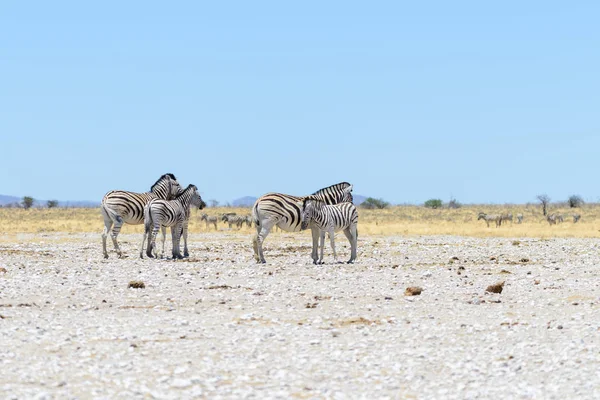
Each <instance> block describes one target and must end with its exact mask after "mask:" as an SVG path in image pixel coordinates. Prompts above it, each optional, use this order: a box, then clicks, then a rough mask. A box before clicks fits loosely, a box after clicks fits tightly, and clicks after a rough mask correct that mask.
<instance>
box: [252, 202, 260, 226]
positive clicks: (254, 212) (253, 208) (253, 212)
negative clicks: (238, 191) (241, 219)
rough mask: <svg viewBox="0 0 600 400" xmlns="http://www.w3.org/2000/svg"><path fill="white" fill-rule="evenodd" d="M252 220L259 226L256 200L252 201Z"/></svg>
mask: <svg viewBox="0 0 600 400" xmlns="http://www.w3.org/2000/svg"><path fill="white" fill-rule="evenodd" d="M252 220H254V225H255V226H257V227H260V218H259V217H258V202H256V203H254V207H252Z"/></svg>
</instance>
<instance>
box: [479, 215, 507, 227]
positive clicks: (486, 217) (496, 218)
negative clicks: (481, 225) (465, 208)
mask: <svg viewBox="0 0 600 400" xmlns="http://www.w3.org/2000/svg"><path fill="white" fill-rule="evenodd" d="M480 219H483V220H484V221H485V223H486V224H487V226H488V228H489V227H490V222H492V221H493V222H495V223H496V228H497V227H499V226H500V224H501V223H502V217H501V216H500V215H494V214H486V213H483V212H480V213H479V215H478V216H477V221H479V220H480Z"/></svg>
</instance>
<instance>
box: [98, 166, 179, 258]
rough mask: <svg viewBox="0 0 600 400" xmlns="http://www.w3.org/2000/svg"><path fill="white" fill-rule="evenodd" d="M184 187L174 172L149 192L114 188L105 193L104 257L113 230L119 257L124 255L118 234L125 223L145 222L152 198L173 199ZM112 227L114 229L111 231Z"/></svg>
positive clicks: (112, 236) (103, 205)
mask: <svg viewBox="0 0 600 400" xmlns="http://www.w3.org/2000/svg"><path fill="white" fill-rule="evenodd" d="M181 190H182V188H181V186H180V185H179V182H177V178H175V175H173V174H164V175H163V176H161V177H160V178H158V180H157V181H156V183H154V185H152V187H151V188H150V191H149V192H145V193H135V192H126V191H124V190H112V191H110V192H108V193H106V194H105V195H104V198H102V204H101V206H100V211H101V212H102V217H103V218H104V231H103V232H102V251H103V252H104V258H108V251H107V250H106V237H107V236H108V233H109V232H111V234H110V236H111V238H112V241H113V244H114V246H115V251H116V252H117V255H118V256H119V257H123V252H122V251H121V249H120V247H119V244H118V243H117V236H118V235H119V232H120V231H121V227H122V226H123V224H124V223H126V224H131V225H139V224H142V223H144V207H145V206H146V204H148V202H149V201H150V200H152V199H163V200H171V199H174V198H175V197H176V196H177V195H178V194H179V193H180V192H181ZM111 228H112V231H111Z"/></svg>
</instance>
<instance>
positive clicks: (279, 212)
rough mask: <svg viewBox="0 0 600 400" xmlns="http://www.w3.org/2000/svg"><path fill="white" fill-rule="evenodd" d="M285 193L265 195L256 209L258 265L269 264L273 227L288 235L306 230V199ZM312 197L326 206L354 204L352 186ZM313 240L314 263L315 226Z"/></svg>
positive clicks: (342, 185) (333, 188) (337, 186)
mask: <svg viewBox="0 0 600 400" xmlns="http://www.w3.org/2000/svg"><path fill="white" fill-rule="evenodd" d="M306 197H309V196H304V197H299V196H292V195H289V194H281V193H267V194H265V195H263V196H261V197H260V198H259V199H258V200H256V203H254V206H253V207H252V221H253V222H254V225H255V226H256V235H255V236H254V238H253V240H252V244H253V248H254V258H255V259H256V261H257V262H258V263H266V260H265V256H264V253H263V247H262V245H263V243H264V241H265V239H266V238H267V236H268V235H269V232H270V231H271V228H273V226H277V227H279V228H280V229H282V230H284V231H286V232H298V231H300V230H301V229H302V207H303V206H304V199H305V198H306ZM310 197H311V198H313V199H315V200H321V201H323V202H324V203H325V204H337V203H341V202H352V185H351V184H349V183H348V182H341V183H337V184H335V185H331V186H328V187H326V188H323V189H320V190H318V191H316V192H315V193H313V194H312V195H311V196H310ZM311 231H312V237H313V250H312V256H313V260H315V259H316V258H317V245H318V239H319V230H318V229H317V228H316V227H312V226H311Z"/></svg>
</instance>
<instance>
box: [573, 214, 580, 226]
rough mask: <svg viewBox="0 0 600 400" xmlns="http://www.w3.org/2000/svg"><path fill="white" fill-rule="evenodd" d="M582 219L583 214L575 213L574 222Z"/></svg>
mask: <svg viewBox="0 0 600 400" xmlns="http://www.w3.org/2000/svg"><path fill="white" fill-rule="evenodd" d="M580 219H581V214H573V223H574V224H576V223H577V222H579V220H580Z"/></svg>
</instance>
